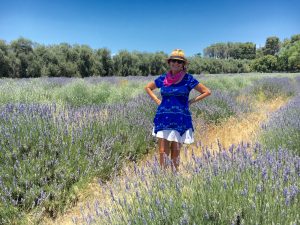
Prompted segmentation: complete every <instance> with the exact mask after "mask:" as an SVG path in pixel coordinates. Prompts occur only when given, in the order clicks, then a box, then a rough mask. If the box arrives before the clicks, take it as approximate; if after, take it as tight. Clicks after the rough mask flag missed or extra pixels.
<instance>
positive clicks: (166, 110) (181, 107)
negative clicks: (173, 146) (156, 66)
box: [153, 73, 199, 136]
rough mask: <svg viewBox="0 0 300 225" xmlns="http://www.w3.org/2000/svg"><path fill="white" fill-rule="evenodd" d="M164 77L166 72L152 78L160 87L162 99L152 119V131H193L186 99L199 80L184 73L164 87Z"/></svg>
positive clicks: (181, 133)
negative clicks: (174, 81) (177, 81)
mask: <svg viewBox="0 0 300 225" xmlns="http://www.w3.org/2000/svg"><path fill="white" fill-rule="evenodd" d="M165 77H166V74H162V75H160V76H159V77H158V78H157V79H155V80H154V82H155V84H156V86H157V87H158V88H160V93H161V96H162V101H161V104H160V105H159V106H158V108H157V111H156V114H155V117H154V119H153V122H154V125H155V127H154V131H153V132H154V133H155V134H156V133H157V132H158V131H162V130H176V131H178V132H179V134H180V135H181V136H182V135H183V134H184V133H185V132H186V131H187V130H189V129H192V131H194V127H193V124H192V117H191V112H190V110H189V104H188V101H189V94H190V91H191V90H192V89H193V88H194V87H195V86H197V84H199V81H197V80H196V79H195V78H194V77H193V76H192V75H191V74H188V73H186V74H185V75H184V77H183V78H182V80H181V81H180V82H179V83H177V84H172V85H170V86H168V87H166V86H164V85H163V81H164V79H165Z"/></svg>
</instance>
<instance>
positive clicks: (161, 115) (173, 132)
mask: <svg viewBox="0 0 300 225" xmlns="http://www.w3.org/2000/svg"><path fill="white" fill-rule="evenodd" d="M167 62H168V64H169V67H170V70H169V71H168V72H167V73H166V74H162V75H160V76H159V77H158V78H157V79H155V80H154V81H152V82H150V83H148V84H147V85H146V87H145V90H146V92H147V93H148V94H149V96H150V97H151V98H152V99H153V100H154V101H155V102H156V103H157V104H158V105H159V106H158V108H157V111H156V115H155V117H154V120H153V122H154V125H155V126H154V128H153V132H152V135H154V136H155V137H157V138H158V146H159V154H160V165H161V167H163V168H166V160H165V159H166V157H169V154H170V150H171V160H172V164H173V165H174V166H175V169H176V171H178V166H179V156H180V148H181V146H182V144H183V143H185V144H191V143H193V142H194V137H193V132H194V128H193V124H192V118H191V113H190V111H189V106H190V105H191V104H194V103H196V102H198V101H199V100H201V99H203V98H205V97H207V96H209V95H210V94H211V92H210V90H209V89H208V88H207V87H205V86H204V85H203V84H201V83H199V81H197V80H196V79H195V78H194V77H193V76H192V75H191V74H188V73H187V72H186V66H187V63H188V61H187V59H186V58H185V56H184V52H183V51H182V50H181V49H175V50H174V51H173V52H172V53H171V55H170V56H169V57H168V58H167ZM156 88H160V92H161V96H162V100H160V99H158V98H157V96H156V95H155V94H154V93H153V90H154V89H156ZM192 89H195V90H197V91H198V92H200V93H201V94H200V95H199V96H197V97H196V98H194V99H191V100H189V93H190V91H191V90H192ZM172 169H173V166H172Z"/></svg>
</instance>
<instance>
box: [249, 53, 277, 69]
mask: <svg viewBox="0 0 300 225" xmlns="http://www.w3.org/2000/svg"><path fill="white" fill-rule="evenodd" d="M251 67H252V68H253V70H255V71H258V72H265V73H268V72H272V71H276V70H277V58H276V57H275V56H273V55H266V56H263V57H261V58H257V59H254V60H253V61H252V62H251Z"/></svg>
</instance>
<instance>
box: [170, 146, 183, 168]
mask: <svg viewBox="0 0 300 225" xmlns="http://www.w3.org/2000/svg"><path fill="white" fill-rule="evenodd" d="M181 146H182V144H181V143H178V142H175V141H172V142H171V160H172V164H173V165H174V167H175V169H176V171H178V167H179V162H180V148H181ZM173 165H172V169H173Z"/></svg>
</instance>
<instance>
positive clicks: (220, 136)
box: [43, 99, 286, 224]
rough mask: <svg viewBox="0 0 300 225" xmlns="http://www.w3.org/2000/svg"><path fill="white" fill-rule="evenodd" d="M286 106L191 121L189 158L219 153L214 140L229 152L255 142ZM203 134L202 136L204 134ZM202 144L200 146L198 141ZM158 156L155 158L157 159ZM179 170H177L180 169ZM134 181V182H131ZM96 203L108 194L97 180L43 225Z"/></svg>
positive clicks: (148, 157) (63, 220) (65, 218)
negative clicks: (219, 119)
mask: <svg viewBox="0 0 300 225" xmlns="http://www.w3.org/2000/svg"><path fill="white" fill-rule="evenodd" d="M285 103H286V100H283V99H275V100H273V101H270V102H267V103H266V102H265V103H260V104H257V105H256V107H257V109H259V110H257V111H256V112H253V113H249V114H247V115H245V117H243V118H241V119H238V118H229V119H228V120H227V121H226V122H224V123H222V124H220V125H209V126H207V127H203V126H204V125H203V124H200V123H197V122H196V121H194V126H195V131H196V132H195V143H193V144H191V145H189V146H186V147H187V150H188V151H187V153H188V154H191V151H189V150H191V148H193V150H194V151H195V153H197V154H199V153H200V152H201V149H202V147H201V146H209V147H210V148H211V149H218V143H217V140H219V142H220V143H221V145H222V146H223V147H225V148H228V147H229V146H230V145H231V144H239V143H240V142H241V141H243V142H248V143H250V144H251V143H254V142H256V140H257V134H258V132H259V130H260V126H261V122H265V121H267V119H268V115H269V113H271V112H274V111H276V110H278V109H279V108H280V107H281V106H283V105H284V104H285ZM204 131H205V133H204ZM198 140H201V143H200V141H198ZM183 154H184V151H181V163H182V164H184V163H186V160H187V159H189V158H190V157H183V156H182V155H183ZM154 155H157V153H156V151H155V152H154V153H152V154H148V155H146V156H145V157H144V158H143V159H142V160H141V161H140V162H139V163H138V168H140V167H142V166H145V163H146V162H147V161H151V160H153V157H154ZM157 156H158V155H157ZM179 168H180V167H179ZM132 169H133V164H132V163H129V164H127V165H126V167H125V168H124V169H123V170H122V173H121V175H120V179H118V180H119V181H121V180H122V176H124V175H127V176H128V175H129V177H132V174H133V172H132ZM133 179H134V178H133ZM113 182H114V181H109V182H108V183H107V187H108V188H109V187H110V186H111V187H112V188H114V183H113ZM96 199H98V200H101V203H100V204H101V205H106V204H109V202H110V199H111V197H110V195H109V194H108V193H107V192H104V191H103V190H102V188H101V187H100V185H99V184H98V180H97V179H96V178H95V180H94V181H93V182H92V183H90V184H89V186H88V188H87V189H86V190H85V191H84V192H81V193H80V196H79V202H78V203H77V205H76V206H75V207H73V208H71V209H69V210H68V211H67V212H66V213H65V214H64V215H63V216H60V217H58V218H57V219H56V220H55V221H53V220H50V219H45V220H44V222H43V224H73V222H72V218H73V217H78V218H79V217H81V210H80V209H81V207H83V208H86V206H87V203H89V204H90V205H93V203H94V201H95V200H96Z"/></svg>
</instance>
